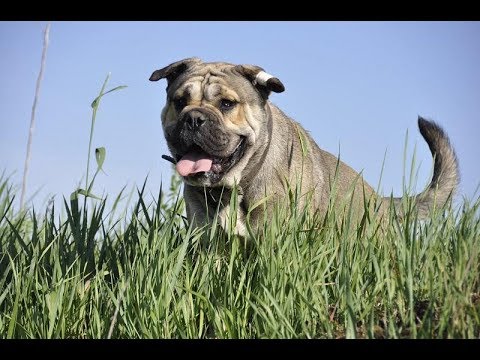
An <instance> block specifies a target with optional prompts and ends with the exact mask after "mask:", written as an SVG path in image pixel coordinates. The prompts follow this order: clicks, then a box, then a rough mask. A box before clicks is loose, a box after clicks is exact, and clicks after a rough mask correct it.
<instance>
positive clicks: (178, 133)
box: [150, 58, 283, 186]
mask: <svg viewBox="0 0 480 360" xmlns="http://www.w3.org/2000/svg"><path fill="white" fill-rule="evenodd" d="M259 73H260V74H265V75H262V76H263V78H262V79H260V81H258V78H256V77H257V75H258V74H259ZM161 78H166V79H167V81H168V87H167V102H166V105H165V107H164V108H163V111H162V126H163V131H164V135H165V138H166V140H167V144H168V147H169V150H170V152H171V154H172V156H173V157H174V159H175V160H176V162H177V164H176V169H177V171H178V173H179V174H180V175H181V176H183V179H184V181H185V182H186V183H188V184H190V185H193V186H222V185H227V186H232V185H233V184H234V183H235V182H238V181H239V180H240V178H241V175H242V170H243V169H244V168H245V165H246V164H247V162H248V159H249V158H250V157H251V156H252V154H253V153H254V152H255V149H256V146H255V145H256V144H257V142H258V139H259V138H261V137H265V136H266V134H265V131H262V130H263V129H264V127H265V119H266V115H265V106H264V105H265V101H266V99H267V97H268V93H269V92H270V91H271V90H273V91H275V90H279V91H283V85H282V84H281V83H280V81H279V80H278V79H276V78H273V77H272V76H270V77H269V78H268V74H266V73H265V72H263V71H262V69H261V68H259V67H256V66H249V65H238V66H235V65H232V64H227V63H203V62H201V61H200V60H199V59H196V58H190V59H185V60H182V61H179V62H177V63H173V64H171V65H169V66H167V67H166V68H163V69H161V70H157V71H155V72H154V73H153V74H152V76H151V77H150V80H152V81H156V80H159V79H161ZM265 79H266V80H265ZM267 81H269V84H268V83H267ZM272 87H273V88H275V89H272ZM279 91H278V92H279Z"/></svg>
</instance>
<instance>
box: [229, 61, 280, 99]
mask: <svg viewBox="0 0 480 360" xmlns="http://www.w3.org/2000/svg"><path fill="white" fill-rule="evenodd" d="M235 70H236V71H237V72H239V73H240V74H242V75H243V76H245V77H246V78H247V79H248V80H250V81H251V82H252V84H253V85H254V86H256V87H257V88H258V89H259V90H260V91H261V92H262V93H263V94H265V96H266V97H268V95H270V91H273V92H276V93H281V92H283V91H284V90H285V86H283V84H282V82H281V81H280V80H279V79H278V78H276V77H275V76H273V75H270V74H268V73H266V72H265V71H263V69H262V68H261V67H259V66H256V65H237V66H235Z"/></svg>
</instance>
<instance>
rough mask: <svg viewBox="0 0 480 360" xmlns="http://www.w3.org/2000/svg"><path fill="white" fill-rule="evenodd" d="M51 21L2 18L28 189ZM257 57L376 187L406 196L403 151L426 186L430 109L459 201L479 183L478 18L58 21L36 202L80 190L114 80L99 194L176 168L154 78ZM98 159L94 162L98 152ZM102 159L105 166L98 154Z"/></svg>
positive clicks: (318, 136) (17, 145)
mask: <svg viewBox="0 0 480 360" xmlns="http://www.w3.org/2000/svg"><path fill="white" fill-rule="evenodd" d="M45 25H46V23H45V22H0V54H1V56H0V79H1V81H2V86H0V154H1V155H0V172H1V171H3V170H5V171H6V173H7V174H12V173H13V176H12V180H13V182H14V183H15V184H16V185H17V186H18V188H20V186H21V179H22V173H23V164H24V160H25V151H26V142H27V135H28V128H29V123H30V113H31V107H32V101H33V96H34V91H35V83H36V79H37V76H38V72H39V68H40V58H41V52H42V41H43V40H42V39H43V34H42V31H43V29H44V27H45ZM192 56H197V57H200V58H202V59H203V60H205V61H227V62H232V63H238V64H241V63H247V64H255V65H259V66H261V67H263V68H264V69H265V70H266V71H267V72H269V73H271V74H273V75H274V76H276V77H278V78H279V79H280V80H281V81H282V82H283V84H284V85H285V87H286V90H285V92H284V93H281V94H272V96H271V98H270V99H271V100H272V101H273V102H274V103H275V104H277V105H278V106H279V107H280V108H281V109H282V110H283V111H284V112H285V113H286V114H288V115H290V116H291V117H293V118H295V119H296V120H297V121H299V122H300V123H301V124H302V125H303V126H304V127H305V128H306V129H307V130H309V131H310V133H311V134H312V136H313V138H314V139H315V140H316V141H317V142H318V144H319V145H320V147H322V148H323V149H325V150H328V151H330V152H332V153H335V154H338V152H339V149H340V155H341V159H342V160H343V161H345V162H346V163H347V164H349V165H350V166H352V167H353V168H354V169H356V170H357V171H360V170H362V169H363V174H364V176H365V178H366V180H367V181H368V182H369V183H370V184H371V185H372V186H374V187H376V186H377V183H378V180H379V178H380V173H381V168H382V162H383V159H384V157H385V154H386V158H385V166H384V170H383V178H382V190H383V193H384V194H385V195H389V194H390V192H391V191H393V193H394V195H400V194H401V193H402V174H403V155H404V144H405V136H406V132H407V131H408V134H409V136H408V139H409V143H408V147H407V155H408V156H409V158H410V157H411V156H412V154H413V150H414V148H415V147H416V159H417V165H418V166H419V171H418V183H417V190H419V191H420V190H422V188H423V186H424V185H426V183H427V181H428V180H429V176H430V174H431V170H432V160H431V156H430V153H429V151H428V147H427V145H426V143H425V142H424V141H423V139H422V138H421V136H420V134H419V132H418V130H417V116H418V115H422V116H424V117H427V118H431V119H434V120H436V121H437V122H438V123H439V124H441V125H442V126H443V127H444V129H445V130H446V131H447V133H448V134H449V136H450V139H451V141H452V143H453V144H454V146H455V149H456V152H457V156H458V158H459V161H460V170H461V177H462V181H461V186H460V191H459V194H460V196H467V197H470V198H471V197H472V196H473V194H474V191H475V189H476V187H477V186H478V185H479V184H480V166H479V160H478V159H479V158H480V150H479V149H480V146H479V142H480V139H479V136H480V131H479V130H480V23H479V22H53V23H52V26H51V30H50V45H49V48H48V53H47V59H46V69H45V73H44V80H43V83H42V89H41V94H40V99H39V104H38V107H37V116H36V128H35V133H34V138H33V148H32V158H31V167H30V174H29V178H28V191H27V197H28V196H29V195H31V194H33V193H34V192H35V191H36V190H38V189H40V188H41V191H40V193H39V194H38V195H37V197H36V198H35V205H36V206H41V205H42V204H43V203H44V201H45V200H46V199H47V198H48V196H49V195H50V196H51V195H55V196H56V200H57V201H58V200H61V198H62V195H64V196H65V197H67V198H68V196H69V195H70V193H71V192H72V191H73V190H75V188H76V186H77V184H78V183H79V182H80V180H81V179H82V178H83V176H85V168H86V152H87V147H88V136H89V129H90V119H91V108H90V104H91V102H92V100H93V99H94V98H95V97H96V95H97V93H98V91H99V89H100V87H101V85H102V83H103V81H104V79H105V77H106V75H107V74H108V73H109V72H111V78H110V83H109V85H108V88H111V87H114V86H118V85H127V86H128V88H127V89H124V90H121V91H119V92H115V93H112V94H109V95H108V96H106V97H105V98H104V99H103V102H102V103H101V105H100V109H99V112H98V116H97V123H96V129H95V134H94V139H93V146H94V147H100V146H104V147H105V148H106V151H107V156H106V160H105V164H104V170H105V172H106V173H107V175H103V174H101V175H99V177H98V178H97V181H96V185H95V192H96V193H99V194H102V193H105V194H109V197H111V198H113V197H114V196H116V195H117V194H118V192H119V191H120V189H121V188H122V187H123V186H124V185H127V187H128V188H129V189H130V188H131V187H132V185H135V184H137V185H139V186H140V185H141V184H142V183H143V181H144V180H145V177H146V176H147V175H148V176H149V181H148V189H149V191H150V192H151V193H153V194H156V193H157V192H158V188H159V184H160V181H162V180H163V181H164V182H166V183H168V182H169V179H170V175H171V172H172V168H171V165H170V164H169V163H168V162H166V161H165V160H163V159H162V158H161V155H162V154H168V150H167V146H166V144H165V140H164V137H163V134H162V129H161V124H160V112H161V109H162V107H163V105H164V104H165V87H166V82H165V81H164V80H162V81H159V82H156V83H155V82H150V81H148V78H149V76H150V75H151V73H152V72H153V71H154V70H156V69H159V68H162V67H164V66H165V65H167V64H169V63H171V62H174V61H177V60H180V59H182V58H185V57H192ZM92 160H93V159H92ZM93 164H95V162H94V160H93Z"/></svg>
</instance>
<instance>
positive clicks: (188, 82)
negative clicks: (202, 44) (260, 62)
mask: <svg viewBox="0 0 480 360" xmlns="http://www.w3.org/2000/svg"><path fill="white" fill-rule="evenodd" d="M164 78H165V79H167V82H168V86H167V93H168V96H169V97H172V96H173V95H175V93H176V92H177V91H179V90H180V91H185V92H187V94H188V95H190V96H205V97H206V98H207V99H208V98H211V97H214V96H217V95H218V94H219V93H220V92H222V91H225V89H231V90H233V91H235V92H237V93H238V94H239V95H240V96H243V97H245V96H246V97H251V96H258V94H260V95H262V97H264V98H267V97H268V95H269V94H270V92H271V91H274V92H282V91H283V90H284V86H283V84H282V83H281V82H280V80H278V79H277V78H276V77H274V76H272V75H270V74H268V73H266V72H265V71H264V70H263V69H262V68H261V67H258V66H255V65H234V64H230V63H226V62H210V63H204V62H202V61H201V60H200V59H198V58H188V59H184V60H181V61H177V62H175V63H173V64H170V65H168V66H166V67H165V68H163V69H160V70H156V71H154V72H153V74H152V75H151V77H150V80H151V81H157V80H160V79H164ZM247 100H248V99H247Z"/></svg>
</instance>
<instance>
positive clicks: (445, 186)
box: [384, 116, 460, 218]
mask: <svg viewBox="0 0 480 360" xmlns="http://www.w3.org/2000/svg"><path fill="white" fill-rule="evenodd" d="M418 128H419V129H420V133H421V134H422V136H423V138H424V139H425V141H426V142H427V144H428V147H429V148H430V152H431V153H432V156H433V159H434V167H433V176H432V180H431V182H430V184H429V185H428V187H427V188H426V189H425V190H424V191H422V192H421V193H420V194H418V195H416V196H414V200H415V203H416V205H417V209H418V215H419V218H426V217H428V214H429V212H430V209H431V208H433V207H434V206H435V207H436V208H439V207H442V206H444V205H445V203H446V202H447V201H448V200H449V199H450V198H451V197H453V195H454V193H455V190H456V188H457V186H458V184H459V181H460V176H459V171H458V160H457V156H456V155H455V151H454V150H453V147H452V145H451V144H450V140H449V139H448V136H447V134H446V133H445V131H443V129H442V128H441V127H440V126H439V125H438V124H436V123H435V122H433V121H427V120H425V119H424V118H422V117H420V116H419V117H418ZM390 199H391V198H384V200H387V201H389V200H390ZM393 201H394V205H395V208H396V209H397V210H399V211H400V213H401V209H402V205H401V202H402V198H394V199H393Z"/></svg>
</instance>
